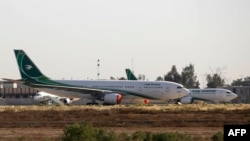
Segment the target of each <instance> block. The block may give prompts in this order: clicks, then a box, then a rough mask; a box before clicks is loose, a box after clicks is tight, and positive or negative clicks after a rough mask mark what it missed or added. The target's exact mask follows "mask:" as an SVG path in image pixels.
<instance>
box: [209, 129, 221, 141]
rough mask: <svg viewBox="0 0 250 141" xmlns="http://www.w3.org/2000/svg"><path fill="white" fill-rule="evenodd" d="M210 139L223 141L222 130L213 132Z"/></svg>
mask: <svg viewBox="0 0 250 141" xmlns="http://www.w3.org/2000/svg"><path fill="white" fill-rule="evenodd" d="M211 140H212V141H223V140H224V137H223V133H222V132H220V131H219V132H217V133H216V134H214V135H213V136H212V137H211Z"/></svg>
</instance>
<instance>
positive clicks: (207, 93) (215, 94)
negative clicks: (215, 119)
mask: <svg viewBox="0 0 250 141" xmlns="http://www.w3.org/2000/svg"><path fill="white" fill-rule="evenodd" d="M189 90H190V93H189V95H187V96H184V97H183V98H181V99H180V102H181V103H193V102H194V100H202V101H210V102H213V103H220V102H222V103H228V102H231V101H232V100H233V99H235V98H237V97H238V95H237V94H235V93H233V92H232V91H230V90H227V89H222V88H205V89H189Z"/></svg>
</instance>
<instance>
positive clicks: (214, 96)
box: [125, 69, 238, 103]
mask: <svg viewBox="0 0 250 141" xmlns="http://www.w3.org/2000/svg"><path fill="white" fill-rule="evenodd" d="M125 71H126V74H127V78H128V79H129V80H137V78H136V77H135V75H134V74H133V73H132V71H131V70H130V69H125ZM189 90H190V93H189V94H188V95H187V96H184V97H182V98H181V99H180V102H181V103H193V102H194V100H203V101H211V102H213V103H219V102H224V103H226V102H230V101H232V100H233V99H235V98H237V97H238V95H237V94H235V93H233V92H232V91H230V90H227V89H222V88H206V89H189Z"/></svg>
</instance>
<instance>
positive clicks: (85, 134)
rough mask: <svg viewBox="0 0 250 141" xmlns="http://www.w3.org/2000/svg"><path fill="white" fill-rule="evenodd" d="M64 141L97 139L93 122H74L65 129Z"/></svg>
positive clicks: (93, 140) (90, 140)
mask: <svg viewBox="0 0 250 141" xmlns="http://www.w3.org/2000/svg"><path fill="white" fill-rule="evenodd" d="M63 141H96V139H95V130H94V128H93V126H92V124H89V123H85V124H73V125H69V126H67V127H66V128H65V129H64V136H63Z"/></svg>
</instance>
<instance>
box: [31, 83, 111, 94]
mask: <svg viewBox="0 0 250 141" xmlns="http://www.w3.org/2000/svg"><path fill="white" fill-rule="evenodd" d="M31 85H32V87H35V88H50V89H54V90H64V91H71V92H80V93H83V94H98V93H111V92H113V91H110V90H104V89H93V88H86V87H74V86H58V85H43V84H31Z"/></svg>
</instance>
